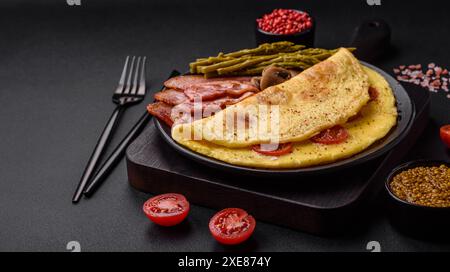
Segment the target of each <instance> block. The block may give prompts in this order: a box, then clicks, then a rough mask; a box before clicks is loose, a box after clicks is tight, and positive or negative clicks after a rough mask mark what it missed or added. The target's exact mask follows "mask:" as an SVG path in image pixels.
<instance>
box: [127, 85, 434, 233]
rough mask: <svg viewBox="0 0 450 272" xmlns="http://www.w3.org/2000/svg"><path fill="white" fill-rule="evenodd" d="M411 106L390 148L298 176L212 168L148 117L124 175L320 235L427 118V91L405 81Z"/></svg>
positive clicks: (367, 190)
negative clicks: (406, 127) (411, 115)
mask: <svg viewBox="0 0 450 272" xmlns="http://www.w3.org/2000/svg"><path fill="white" fill-rule="evenodd" d="M406 87H407V91H408V93H409V95H410V97H411V99H412V100H413V102H414V104H415V107H416V118H415V120H414V124H413V127H412V129H411V131H410V133H409V134H408V135H407V136H406V137H405V139H404V140H403V141H402V142H401V143H400V144H399V145H398V146H397V147H396V148H394V150H392V151H390V152H388V153H387V154H386V155H383V156H381V157H380V158H378V159H376V160H374V161H371V162H368V163H365V164H363V165H359V166H358V167H355V168H350V169H346V170H342V171H339V172H333V173H331V174H325V175H311V176H309V177H302V178H295V177H293V178H261V177H252V176H245V175H238V174H232V173H228V172H222V171H220V170H217V169H212V168H209V167H206V166H204V165H202V164H199V163H197V162H195V161H193V160H190V159H188V158H186V157H184V156H182V155H180V154H179V153H178V152H177V151H175V150H174V149H173V148H172V147H170V146H169V145H168V144H167V143H166V142H165V141H164V140H163V139H162V138H161V137H160V135H159V132H158V131H157V129H156V128H155V126H154V124H153V122H151V123H150V124H149V125H148V127H147V128H146V129H145V130H144V131H143V133H142V134H141V135H140V136H139V137H138V138H136V140H135V141H134V142H133V143H132V144H131V145H130V146H129V147H128V149H127V152H126V157H127V170H128V180H129V182H130V185H131V186H133V187H134V188H136V189H137V190H140V191H144V192H148V193H152V194H160V193H168V192H177V193H182V194H184V195H185V196H186V197H187V198H188V199H189V201H190V202H191V203H194V204H198V205H203V206H207V207H211V208H215V209H222V208H227V207H239V208H243V209H245V210H247V211H248V212H249V213H250V214H252V215H253V216H255V218H256V219H257V220H262V221H266V222H271V223H274V224H278V225H283V226H287V227H290V228H294V229H297V230H302V231H306V232H310V233H314V234H319V235H329V234H334V233H338V232H340V231H342V230H344V229H345V228H346V227H348V226H349V225H351V224H352V223H353V222H354V220H353V219H352V217H355V216H358V212H359V211H361V209H360V208H361V207H362V205H361V204H363V203H365V202H366V201H368V200H370V199H372V198H373V197H374V196H375V195H376V194H377V193H378V192H379V191H380V189H381V188H382V186H383V181H384V178H385V177H386V176H387V174H388V173H389V172H390V171H391V170H392V168H393V167H395V166H396V165H397V164H398V163H399V162H400V161H401V159H402V158H403V157H404V156H405V155H406V154H407V153H408V151H409V150H410V149H411V148H412V146H413V145H414V143H415V141H416V140H417V139H418V137H419V136H420V134H421V133H422V131H423V130H424V128H425V126H426V124H427V121H428V112H429V104H430V97H429V93H428V92H427V91H425V90H423V89H419V88H417V87H415V86H406Z"/></svg>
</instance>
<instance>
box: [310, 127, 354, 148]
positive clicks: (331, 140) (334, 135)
mask: <svg viewBox="0 0 450 272" xmlns="http://www.w3.org/2000/svg"><path fill="white" fill-rule="evenodd" d="M347 138H348V132H347V130H346V129H345V128H343V127H341V126H334V127H332V128H329V129H326V130H324V131H322V132H320V133H319V134H317V135H316V136H314V137H312V138H311V141H313V142H314V143H318V144H326V145H328V144H339V143H342V142H344V141H345V140H347Z"/></svg>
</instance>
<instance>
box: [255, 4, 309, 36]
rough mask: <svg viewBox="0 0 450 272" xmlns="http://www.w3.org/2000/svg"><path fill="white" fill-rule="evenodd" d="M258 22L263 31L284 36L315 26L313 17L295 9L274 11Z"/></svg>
mask: <svg viewBox="0 0 450 272" xmlns="http://www.w3.org/2000/svg"><path fill="white" fill-rule="evenodd" d="M256 22H257V24H258V27H259V28H260V29H261V30H263V31H266V32H270V33H274V34H284V35H290V34H295V33H299V32H303V31H306V30H308V29H310V28H312V24H313V22H312V18H311V16H309V15H308V14H307V13H305V12H300V11H297V10H293V9H274V10H273V11H272V12H271V13H269V14H265V15H264V16H263V17H262V18H259V19H256Z"/></svg>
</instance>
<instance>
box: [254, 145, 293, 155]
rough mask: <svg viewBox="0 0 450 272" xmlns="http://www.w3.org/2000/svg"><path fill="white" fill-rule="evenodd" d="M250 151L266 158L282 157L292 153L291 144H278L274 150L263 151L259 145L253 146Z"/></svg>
mask: <svg viewBox="0 0 450 272" xmlns="http://www.w3.org/2000/svg"><path fill="white" fill-rule="evenodd" d="M252 149H253V151H255V152H258V153H261V154H263V155H267V156H282V155H284V154H288V153H291V152H292V143H285V144H279V145H278V148H277V149H276V150H264V149H263V148H261V145H254V146H253V147H252Z"/></svg>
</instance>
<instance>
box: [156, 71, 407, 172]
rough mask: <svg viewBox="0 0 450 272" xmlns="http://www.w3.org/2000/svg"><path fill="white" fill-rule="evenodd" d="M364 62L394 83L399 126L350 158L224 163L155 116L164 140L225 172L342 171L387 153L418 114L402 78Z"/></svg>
mask: <svg viewBox="0 0 450 272" xmlns="http://www.w3.org/2000/svg"><path fill="white" fill-rule="evenodd" d="M362 64H363V65H365V66H367V67H369V68H372V69H374V70H375V71H377V72H378V73H380V74H381V75H382V76H383V77H384V78H385V79H386V80H387V82H388V83H389V85H390V86H391V88H392V90H393V92H394V95H395V98H396V101H397V110H398V120H397V125H396V126H395V127H394V128H392V129H391V131H390V132H389V134H388V135H386V137H384V138H383V139H381V140H379V141H378V142H376V143H374V144H373V145H371V146H370V147H369V148H368V149H366V150H364V151H363V152H361V153H358V154H356V155H354V156H352V157H350V158H347V159H343V160H340V161H337V162H334V163H329V164H324V165H318V166H313V167H305V168H295V169H264V168H251V167H244V166H237V165H232V164H229V163H226V162H222V161H219V160H216V159H213V158H209V157H206V156H204V155H202V154H199V153H196V152H194V151H192V150H189V149H187V148H185V147H184V146H182V145H179V144H178V143H177V142H175V141H174V140H173V139H172V137H171V133H170V127H169V126H167V125H166V124H164V123H163V122H160V121H159V120H158V119H157V118H154V119H153V120H154V122H155V126H156V128H157V129H158V131H159V132H160V134H161V136H162V137H163V138H164V140H165V141H166V142H167V143H168V144H169V145H170V146H172V147H173V148H175V150H177V151H178V152H180V153H181V154H182V155H184V156H186V157H188V158H190V159H193V160H195V161H198V162H200V163H202V164H205V165H207V166H210V167H213V168H216V169H221V170H225V171H231V172H235V173H240V174H249V175H262V176H266V177H267V176H300V175H307V174H319V173H320V174H323V173H325V172H330V171H335V170H342V169H344V168H348V167H353V166H356V165H359V164H361V163H365V162H368V161H370V160H373V159H375V158H378V157H379V156H381V155H383V154H385V153H386V152H388V151H390V150H391V149H392V148H394V147H395V146H396V145H397V144H398V143H399V142H400V141H401V140H402V139H403V138H404V137H405V135H406V134H407V133H408V132H409V130H410V128H411V126H412V123H413V122H412V121H413V120H414V117H415V110H414V105H413V103H412V102H411V99H410V97H409V96H408V93H407V92H406V90H405V89H404V88H403V87H402V86H401V85H400V83H399V82H398V81H396V80H395V79H394V78H393V77H391V76H390V75H389V74H387V73H386V72H384V71H383V70H381V69H379V68H377V67H375V66H373V65H370V64H367V63H364V62H362Z"/></svg>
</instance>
